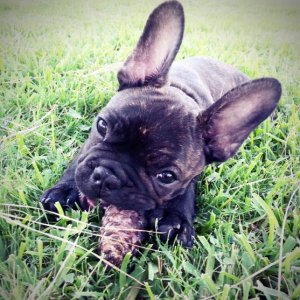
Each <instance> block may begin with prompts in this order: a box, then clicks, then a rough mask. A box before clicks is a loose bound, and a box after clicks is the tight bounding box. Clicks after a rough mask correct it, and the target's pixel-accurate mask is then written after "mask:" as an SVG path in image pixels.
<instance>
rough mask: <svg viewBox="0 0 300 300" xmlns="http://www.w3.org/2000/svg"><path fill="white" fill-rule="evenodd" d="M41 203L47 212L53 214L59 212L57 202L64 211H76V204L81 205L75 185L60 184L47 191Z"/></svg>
mask: <svg viewBox="0 0 300 300" xmlns="http://www.w3.org/2000/svg"><path fill="white" fill-rule="evenodd" d="M40 201H41V203H42V205H43V206H44V208H45V209H46V210H50V211H53V212H57V209H56V207H55V205H54V204H55V202H59V203H60V205H61V206H62V207H63V209H67V208H72V209H76V208H77V206H76V203H77V204H79V191H78V189H77V188H76V187H74V186H73V185H69V184H67V183H58V184H56V185H55V186H53V187H52V188H50V189H49V190H47V191H46V192H45V193H44V194H43V195H42V197H41V200H40Z"/></svg>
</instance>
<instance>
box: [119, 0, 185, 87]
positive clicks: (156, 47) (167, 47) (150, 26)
mask: <svg viewBox="0 0 300 300" xmlns="http://www.w3.org/2000/svg"><path fill="white" fill-rule="evenodd" d="M183 30H184V13H183V8H182V5H181V4H180V3H179V2H177V1H166V2H164V3H162V4H161V5H159V6H158V7H157V8H156V9H155V10H154V11H153V12H152V13H151V15H150V16H149V18H148V21H147V23H146V25H145V28H144V31H143V34H142V36H141V37H140V39H139V41H138V44H137V46H136V48H135V49H134V51H133V53H132V54H131V55H130V56H129V57H128V58H127V60H126V62H125V64H124V66H123V67H122V68H121V70H120V71H119V73H118V80H119V84H120V88H119V89H120V90H122V89H124V88H129V87H135V86H144V85H154V86H157V87H159V86H162V85H163V84H164V83H165V82H166V78H167V74H168V71H169V69H170V66H171V64H172V62H173V60H174V59H175V56H176V54H177V52H178V50H179V47H180V44H181V41H182V37H183Z"/></svg>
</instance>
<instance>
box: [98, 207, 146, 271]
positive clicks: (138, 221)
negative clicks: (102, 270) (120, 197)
mask: <svg viewBox="0 0 300 300" xmlns="http://www.w3.org/2000/svg"><path fill="white" fill-rule="evenodd" d="M103 206H104V210H105V212H104V215H103V217H102V227H101V230H100V234H101V237H100V243H99V250H100V253H101V254H102V255H103V257H104V258H105V259H106V260H108V261H109V262H111V263H112V264H114V265H115V266H120V265H121V263H122V261H123V258H124V256H125V255H126V254H127V253H128V252H131V253H133V254H134V253H135V252H136V250H137V246H138V245H140V244H141V243H142V241H143V240H144V238H145V232H142V231H138V230H144V229H145V226H146V220H145V217H144V216H142V215H141V214H139V213H138V212H136V211H133V210H121V209H119V208H117V207H116V206H114V205H107V204H104V205H103Z"/></svg>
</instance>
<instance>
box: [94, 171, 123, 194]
mask: <svg viewBox="0 0 300 300" xmlns="http://www.w3.org/2000/svg"><path fill="white" fill-rule="evenodd" d="M92 180H93V182H94V184H95V185H97V186H99V187H101V189H106V190H116V189H119V188H120V187H121V181H120V180H119V179H118V178H117V177H116V176H115V175H113V174H112V173H111V171H110V170H108V169H106V168H103V167H101V166H99V167H97V168H95V170H94V172H93V174H92Z"/></svg>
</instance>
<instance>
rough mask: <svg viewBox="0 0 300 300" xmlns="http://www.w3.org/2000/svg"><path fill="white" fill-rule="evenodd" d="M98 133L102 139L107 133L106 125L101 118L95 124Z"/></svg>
mask: <svg viewBox="0 0 300 300" xmlns="http://www.w3.org/2000/svg"><path fill="white" fill-rule="evenodd" d="M97 130H98V132H99V133H100V134H101V135H102V136H103V137H104V136H105V135H106V131H107V123H106V121H104V120H103V119H102V118H99V120H98V123H97Z"/></svg>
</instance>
